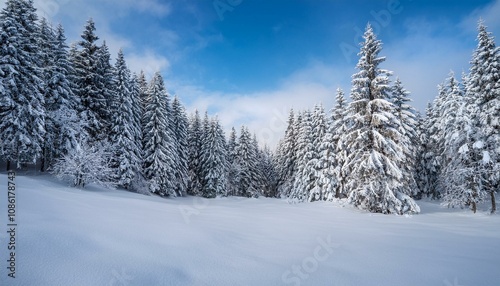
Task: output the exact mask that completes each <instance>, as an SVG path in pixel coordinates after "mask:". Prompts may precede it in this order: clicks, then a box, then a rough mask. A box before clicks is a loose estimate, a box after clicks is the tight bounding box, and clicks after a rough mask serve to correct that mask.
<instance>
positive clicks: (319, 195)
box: [307, 104, 327, 202]
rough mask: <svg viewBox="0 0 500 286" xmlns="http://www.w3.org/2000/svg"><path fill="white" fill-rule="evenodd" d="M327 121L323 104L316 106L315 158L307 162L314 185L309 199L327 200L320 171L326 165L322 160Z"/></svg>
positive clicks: (313, 132)
mask: <svg viewBox="0 0 500 286" xmlns="http://www.w3.org/2000/svg"><path fill="white" fill-rule="evenodd" d="M326 129H327V122H326V116H325V109H324V108H323V105H322V104H319V105H316V106H315V107H314V112H313V114H312V137H313V148H314V153H313V158H312V159H310V160H309V162H308V163H307V164H308V166H309V169H310V170H311V180H312V181H313V182H312V183H311V186H312V187H313V188H312V190H311V193H310V194H309V201H311V202H312V201H319V200H325V196H326V194H325V186H324V184H323V183H324V182H325V181H323V180H321V177H320V172H321V170H322V169H323V168H324V167H325V166H326V164H324V163H325V162H324V161H323V160H321V159H322V158H321V157H322V156H321V155H322V153H323V145H322V142H323V139H324V137H325V135H326V133H327V132H326V131H327V130H326Z"/></svg>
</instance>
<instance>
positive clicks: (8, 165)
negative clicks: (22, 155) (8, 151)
mask: <svg viewBox="0 0 500 286" xmlns="http://www.w3.org/2000/svg"><path fill="white" fill-rule="evenodd" d="M8 171H10V160H7V172H8Z"/></svg>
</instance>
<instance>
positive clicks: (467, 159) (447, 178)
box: [439, 75, 486, 213]
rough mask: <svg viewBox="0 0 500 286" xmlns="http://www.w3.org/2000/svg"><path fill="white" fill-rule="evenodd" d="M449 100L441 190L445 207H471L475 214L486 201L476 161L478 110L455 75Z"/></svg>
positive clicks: (447, 103)
mask: <svg viewBox="0 0 500 286" xmlns="http://www.w3.org/2000/svg"><path fill="white" fill-rule="evenodd" d="M448 82H449V88H448V96H447V100H446V101H445V110H447V111H448V112H451V113H453V116H451V115H446V114H444V116H445V120H444V121H445V122H446V123H447V124H446V125H445V131H444V135H445V145H444V153H443V155H442V157H443V158H444V164H443V168H442V171H441V176H440V180H439V182H440V189H441V193H442V198H443V204H445V205H447V206H448V207H455V206H459V207H469V208H470V209H471V210H472V211H473V212H474V213H475V212H476V210H477V204H478V203H480V202H482V201H483V200H484V198H485V197H486V192H485V191H484V190H483V189H482V188H481V184H480V180H479V176H478V173H479V172H478V168H477V167H478V166H479V164H478V162H477V158H475V155H476V153H475V152H474V149H475V146H474V141H473V136H474V134H475V133H476V132H475V129H476V128H475V126H474V124H473V121H472V116H473V115H474V114H476V113H477V111H478V110H477V106H476V105H475V102H474V101H473V100H472V98H469V97H467V96H466V95H465V94H464V91H463V89H462V88H461V87H460V86H459V85H458V83H457V82H456V80H455V79H454V78H453V75H452V76H451V77H450V78H449V79H448Z"/></svg>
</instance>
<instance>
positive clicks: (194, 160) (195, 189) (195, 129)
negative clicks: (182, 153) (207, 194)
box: [188, 110, 203, 196]
mask: <svg viewBox="0 0 500 286" xmlns="http://www.w3.org/2000/svg"><path fill="white" fill-rule="evenodd" d="M188 138H189V165H188V166H189V188H188V194H189V195H192V196H197V195H200V194H201V182H202V174H201V170H200V160H201V159H200V158H201V145H202V140H203V128H202V122H201V118H200V113H199V111H198V110H195V112H194V114H193V115H192V116H191V118H190V123H189V135H188Z"/></svg>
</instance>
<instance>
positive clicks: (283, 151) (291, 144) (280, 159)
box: [275, 110, 298, 198]
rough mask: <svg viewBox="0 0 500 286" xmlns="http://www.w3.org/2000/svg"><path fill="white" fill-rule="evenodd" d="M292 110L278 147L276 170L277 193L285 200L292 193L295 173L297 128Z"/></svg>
mask: <svg viewBox="0 0 500 286" xmlns="http://www.w3.org/2000/svg"><path fill="white" fill-rule="evenodd" d="M297 121H298V120H296V119H295V114H294V111H293V110H290V114H289V116H288V126H287V129H286V131H285V137H284V139H283V140H282V141H281V142H280V144H279V147H278V155H277V157H276V163H275V165H276V168H277V170H278V171H277V172H278V192H279V194H280V196H281V197H284V198H287V197H289V195H290V192H291V191H292V187H293V182H294V180H295V173H296V171H297V147H296V145H297V133H298V127H297V124H296V122H297Z"/></svg>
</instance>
